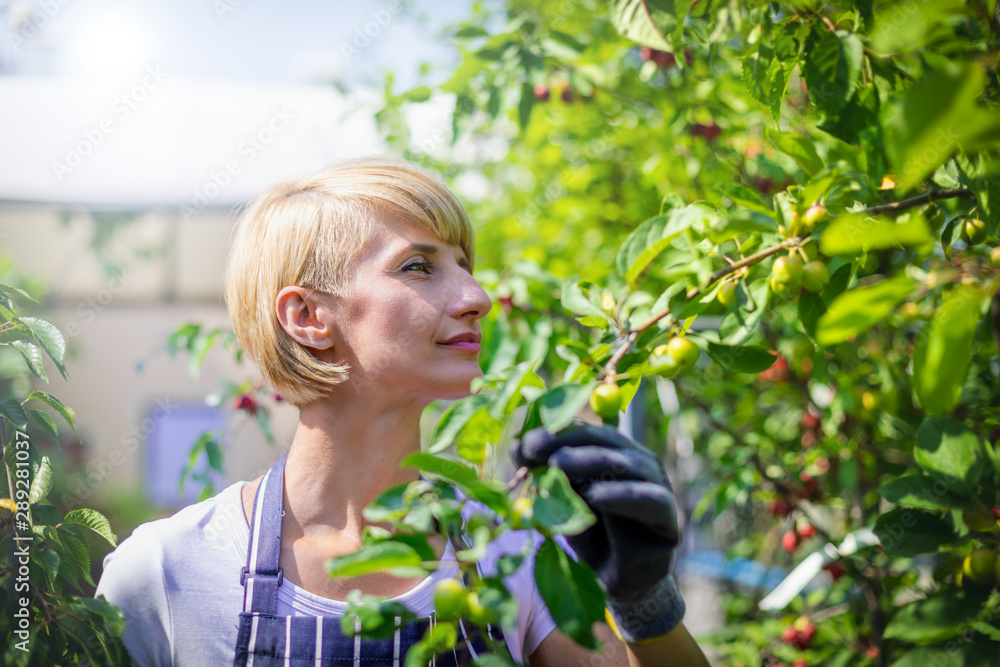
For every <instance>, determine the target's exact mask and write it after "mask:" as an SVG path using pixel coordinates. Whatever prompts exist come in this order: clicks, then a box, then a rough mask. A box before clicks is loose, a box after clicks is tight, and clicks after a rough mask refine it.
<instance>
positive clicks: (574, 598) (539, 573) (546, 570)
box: [535, 539, 604, 650]
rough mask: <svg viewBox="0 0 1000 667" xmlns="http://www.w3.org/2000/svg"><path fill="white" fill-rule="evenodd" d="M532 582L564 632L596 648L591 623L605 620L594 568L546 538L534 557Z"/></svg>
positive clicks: (600, 591)
mask: <svg viewBox="0 0 1000 667" xmlns="http://www.w3.org/2000/svg"><path fill="white" fill-rule="evenodd" d="M535 582H536V584H537V585H538V592H539V593H540V594H541V596H542V600H544V601H545V606H546V607H548V609H549V614H550V615H551V616H552V620H554V621H555V622H556V625H557V626H558V627H559V629H560V630H561V631H562V632H563V634H565V635H566V636H567V637H569V638H570V639H572V640H573V641H575V642H576V643H577V644H579V645H581V646H583V647H584V648H588V649H590V650H597V648H598V643H597V639H595V638H594V635H593V633H592V632H591V625H593V624H594V623H597V622H600V621H603V620H604V592H603V591H602V590H601V587H600V584H598V583H597V579H596V578H595V577H594V573H593V571H592V570H591V569H590V568H588V567H587V566H586V565H583V564H581V563H577V562H576V561H574V560H573V559H572V558H570V557H569V556H568V555H567V554H566V552H565V551H563V550H562V549H560V548H559V547H558V546H557V545H556V544H555V543H554V542H553V541H552V540H550V539H546V540H545V541H544V542H543V543H542V545H541V546H540V547H539V549H538V553H537V554H536V556H535Z"/></svg>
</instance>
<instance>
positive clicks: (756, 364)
mask: <svg viewBox="0 0 1000 667" xmlns="http://www.w3.org/2000/svg"><path fill="white" fill-rule="evenodd" d="M708 354H709V355H710V356H711V357H712V358H713V359H715V360H716V361H717V362H719V364H720V365H721V366H722V367H723V368H725V369H727V370H730V371H735V372H736V373H760V372H763V371H766V370H767V369H768V368H770V367H771V366H772V365H773V364H774V360H775V356H774V355H773V354H771V353H770V352H768V351H767V350H766V349H764V348H762V347H756V346H753V345H747V346H743V347H740V346H729V345H718V344H716V343H709V344H708Z"/></svg>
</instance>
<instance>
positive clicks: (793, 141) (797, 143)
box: [765, 128, 825, 238]
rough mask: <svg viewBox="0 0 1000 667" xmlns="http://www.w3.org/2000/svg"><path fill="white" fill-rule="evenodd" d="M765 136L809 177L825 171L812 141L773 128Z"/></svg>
mask: <svg viewBox="0 0 1000 667" xmlns="http://www.w3.org/2000/svg"><path fill="white" fill-rule="evenodd" d="M765 134H766V136H767V140H768V141H770V142H771V144H772V145H774V147H775V148H777V149H778V150H779V151H781V152H782V153H785V154H786V155H788V156H789V157H791V158H792V159H793V160H795V162H796V163H798V165H799V166H800V167H802V171H804V172H806V173H807V174H809V176H814V175H815V174H816V173H817V172H818V171H820V170H821V169H823V161H822V160H821V159H820V157H819V155H818V154H817V153H816V148H815V147H814V146H813V143H814V142H813V141H812V140H810V139H808V138H806V137H804V136H802V135H801V134H796V133H795V132H778V131H777V130H772V129H771V128H767V130H766V133H765ZM824 238H825V237H824Z"/></svg>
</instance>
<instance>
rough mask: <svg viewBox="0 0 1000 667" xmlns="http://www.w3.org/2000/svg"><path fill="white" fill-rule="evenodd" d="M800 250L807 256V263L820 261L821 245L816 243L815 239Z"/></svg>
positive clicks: (810, 240)
mask: <svg viewBox="0 0 1000 667" xmlns="http://www.w3.org/2000/svg"><path fill="white" fill-rule="evenodd" d="M799 249H800V250H801V251H802V253H803V254H804V255H805V256H806V262H815V261H816V260H818V259H819V244H817V243H816V241H815V239H808V240H807V241H806V242H805V243H803V244H802V245H801V246H799Z"/></svg>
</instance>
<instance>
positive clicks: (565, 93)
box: [559, 86, 573, 102]
mask: <svg viewBox="0 0 1000 667" xmlns="http://www.w3.org/2000/svg"><path fill="white" fill-rule="evenodd" d="M559 96H560V97H561V98H562V101H563V102H572V101H573V89H572V88H570V87H569V86H563V89H562V92H561V93H559Z"/></svg>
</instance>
